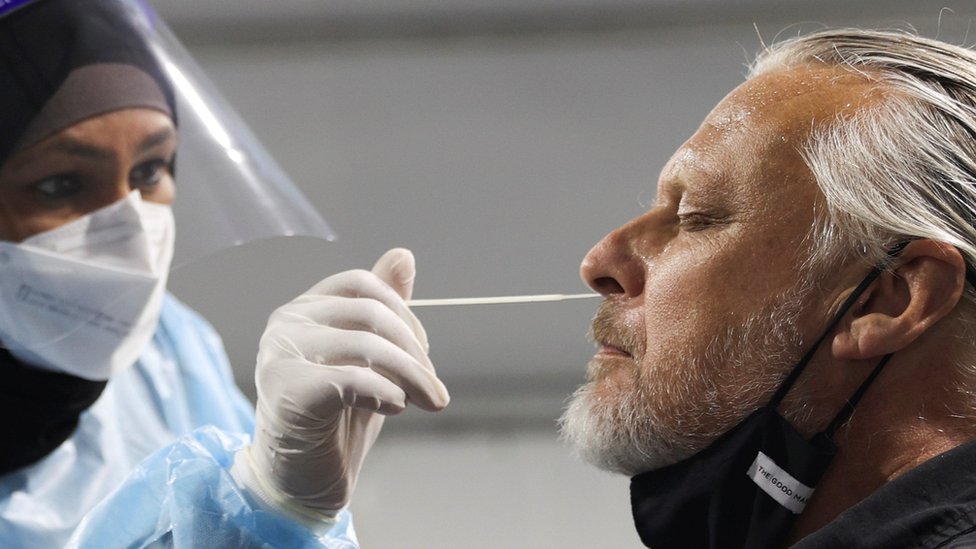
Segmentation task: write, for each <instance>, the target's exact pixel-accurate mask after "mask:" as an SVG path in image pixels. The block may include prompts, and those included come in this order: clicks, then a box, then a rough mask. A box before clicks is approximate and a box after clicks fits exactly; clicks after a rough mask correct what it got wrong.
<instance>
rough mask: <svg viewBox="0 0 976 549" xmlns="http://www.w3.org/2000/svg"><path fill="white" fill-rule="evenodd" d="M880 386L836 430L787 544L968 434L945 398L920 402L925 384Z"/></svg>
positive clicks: (969, 428) (959, 441) (957, 444)
mask: <svg viewBox="0 0 976 549" xmlns="http://www.w3.org/2000/svg"><path fill="white" fill-rule="evenodd" d="M879 381H880V380H879ZM883 385H887V384H881V383H879V386H878V387H876V388H875V389H877V392H876V393H875V398H871V399H865V400H864V401H862V403H861V405H860V406H858V410H857V412H856V413H855V415H854V416H853V417H852V419H851V421H850V423H849V424H848V426H847V427H846V428H845V429H842V430H841V431H839V432H838V433H837V434H836V435H835V437H834V441H835V442H836V444H837V446H838V453H837V456H836V457H835V458H834V461H833V463H832V464H831V467H830V469H829V470H828V471H827V473H826V474H825V475H824V477H823V479H822V480H821V481H820V483H819V484H818V485H817V489H816V492H815V493H814V496H813V498H812V499H811V500H810V503H809V504H808V505H807V507H806V509H805V510H804V511H803V514H801V515H800V517H799V518H798V519H797V521H796V523H795V524H794V526H793V529H792V531H791V534H790V536H789V540H790V544H792V543H793V542H796V541H799V540H800V539H802V538H803V537H805V536H807V535H809V534H811V533H813V532H815V531H816V530H819V529H820V528H822V527H824V526H825V525H826V524H828V523H829V522H831V521H832V520H833V519H834V518H836V517H837V515H839V514H840V513H842V512H843V511H845V510H846V509H848V508H850V507H852V506H854V505H856V504H857V503H859V502H861V501H862V500H864V499H865V498H867V497H868V496H870V495H871V494H872V493H874V492H875V491H876V490H877V489H878V488H880V487H881V486H882V485H884V484H885V483H887V482H890V481H892V480H894V479H896V478H897V477H899V476H901V475H902V474H904V473H906V472H907V471H909V470H911V469H913V468H914V467H916V466H917V465H919V464H921V463H923V462H925V461H927V460H929V459H931V458H933V457H935V456H937V455H939V454H942V453H944V452H946V451H948V450H951V449H952V448H955V447H956V446H959V445H960V444H963V443H965V442H967V441H968V440H970V439H972V438H973V433H972V432H971V430H972V427H971V426H969V425H968V422H966V421H964V420H960V419H955V418H951V417H949V416H948V412H947V410H946V407H945V404H944V403H943V404H942V406H931V407H926V406H925V405H924V402H925V400H926V391H925V389H923V388H921V387H915V388H914V391H905V392H901V391H897V390H896V389H894V388H892V387H884V386H883ZM909 393H910V394H909ZM943 394H944V393H943ZM880 395H884V398H878V397H879V396H880ZM926 409H928V410H930V411H932V412H935V413H938V414H940V415H939V416H938V417H934V416H928V417H923V416H922V414H920V413H919V411H920V410H926Z"/></svg>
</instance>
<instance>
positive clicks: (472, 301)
mask: <svg viewBox="0 0 976 549" xmlns="http://www.w3.org/2000/svg"><path fill="white" fill-rule="evenodd" d="M588 297H600V294H543V295H503V296H498V297H458V298H448V299H411V300H409V301H407V305H409V306H410V307H438V306H445V305H496V304H501V303H539V302H543V301H565V300H567V299H586V298H588Z"/></svg>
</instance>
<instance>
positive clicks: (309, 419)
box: [233, 249, 449, 523]
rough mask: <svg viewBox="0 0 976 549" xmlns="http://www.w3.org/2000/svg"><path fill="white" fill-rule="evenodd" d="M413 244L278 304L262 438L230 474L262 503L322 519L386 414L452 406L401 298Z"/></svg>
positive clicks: (263, 373)
mask: <svg viewBox="0 0 976 549" xmlns="http://www.w3.org/2000/svg"><path fill="white" fill-rule="evenodd" d="M414 275H415V268H414V258H413V254H412V253H410V251H408V250H404V249H394V250H390V251H389V252H387V253H385V254H384V255H383V256H382V257H381V258H380V259H379V261H377V262H376V265H375V266H374V267H373V270H372V272H369V271H362V270H355V271H347V272H344V273H340V274H337V275H334V276H331V277H329V278H326V279H325V280H323V281H321V282H319V283H318V284H316V285H315V286H313V287H312V288H311V289H310V290H308V291H307V292H306V293H305V294H303V295H301V296H299V297H298V298H296V299H295V300H294V301H292V302H291V303H288V304H287V305H285V306H283V307H281V308H279V309H278V310H276V311H275V312H274V313H272V315H271V317H270V319H269V320H268V326H267V329H266V330H265V332H264V335H263V336H262V337H261V344H260V349H259V351H258V360H257V372H256V374H255V378H256V381H257V392H258V403H257V426H256V429H255V434H254V442H253V443H252V444H251V446H250V447H249V448H247V449H245V450H242V451H241V452H240V453H239V454H238V456H237V458H236V460H235V463H234V468H233V474H234V477H235V478H236V479H237V480H238V482H239V483H241V484H242V485H243V486H244V488H245V489H246V490H248V491H249V492H250V493H252V494H254V495H255V496H257V497H258V498H259V499H260V500H262V501H263V502H264V503H265V504H268V505H271V506H272V507H275V508H277V509H280V510H284V511H286V512H289V513H290V514H292V515H293V516H297V518H302V519H305V520H306V521H312V522H316V521H319V522H321V521H325V522H326V523H328V521H329V519H330V518H332V517H334V516H335V514H336V513H338V512H339V511H340V510H341V509H342V508H343V507H345V506H346V504H348V502H349V500H350V498H351V496H352V492H353V490H354V489H355V487H356V479H357V477H358V476H359V470H360V467H361V466H362V463H363V459H364V458H365V457H366V453H367V452H369V449H370V448H371V447H372V446H373V442H374V441H375V440H376V437H377V435H379V432H380V428H381V427H382V426H383V419H384V416H385V415H392V414H397V413H399V412H401V411H403V410H404V408H406V406H407V403H408V402H409V403H413V404H415V405H417V406H419V407H420V408H423V409H424V410H430V411H437V410H440V409H442V408H444V407H445V406H447V403H448V400H449V396H448V393H447V389H446V388H445V387H444V385H443V384H442V383H441V381H440V380H439V379H438V378H437V375H436V374H435V372H434V366H433V365H432V364H431V362H430V359H429V358H428V357H427V352H428V345H427V335H426V333H425V332H424V328H423V326H421V324H420V321H419V320H417V318H416V317H415V316H414V315H413V313H412V312H411V311H410V309H409V308H408V307H407V305H406V303H404V300H406V299H409V297H410V294H411V292H412V291H413V281H414Z"/></svg>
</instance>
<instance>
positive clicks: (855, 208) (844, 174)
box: [749, 29, 976, 417]
mask: <svg viewBox="0 0 976 549" xmlns="http://www.w3.org/2000/svg"><path fill="white" fill-rule="evenodd" d="M799 66H830V67H837V68H842V69H846V70H850V71H853V72H856V73H858V74H860V75H862V76H863V77H864V78H865V79H867V80H868V81H869V82H872V83H874V84H876V85H877V87H878V89H879V90H880V91H881V92H882V95H881V99H880V100H879V101H877V102H875V103H873V104H871V105H870V106H867V107H863V108H860V109H858V110H856V111H853V112H846V113H843V114H842V115H838V118H837V119H836V120H834V121H832V122H831V123H830V124H827V125H825V126H824V127H820V128H816V129H815V130H814V131H813V132H812V133H811V135H810V138H809V140H808V143H807V144H806V146H805V147H804V148H803V150H802V151H801V153H802V154H803V155H804V158H805V160H806V162H807V165H808V166H809V168H810V170H811V171H812V172H813V175H814V177H815V179H816V181H817V183H818V184H819V186H820V188H821V190H822V191H823V194H824V196H825V198H826V204H827V215H826V216H825V219H824V220H822V221H821V222H820V226H819V227H817V228H816V230H815V231H814V232H813V233H812V240H813V242H812V244H813V246H814V252H813V254H814V256H813V258H812V259H811V263H832V262H833V261H836V258H837V256H838V255H840V254H841V253H843V255H845V256H848V257H849V256H850V254H853V255H854V256H855V257H856V256H861V257H863V258H864V260H865V261H866V262H868V263H872V264H877V263H878V262H879V261H881V260H882V258H883V257H884V254H885V251H886V249H887V248H888V247H890V246H891V245H892V244H893V242H895V241H898V240H900V239H904V238H906V237H917V238H925V239H932V240H936V241H941V242H945V243H948V244H951V245H953V246H955V247H956V248H958V249H959V251H960V252H961V253H962V255H963V257H964V258H965V259H966V262H967V263H968V264H969V265H976V53H974V52H973V51H971V50H969V49H966V48H963V47H959V46H953V45H951V44H947V43H944V42H940V41H938V40H931V39H926V38H921V37H919V36H915V35H912V34H909V33H907V32H901V31H868V30H852V29H840V30H826V31H820V32H816V33H813V34H809V35H805V36H800V37H796V38H792V39H789V40H786V41H784V42H781V43H778V44H775V45H773V46H772V47H769V48H768V49H766V50H765V51H764V52H762V53H761V54H760V55H759V56H758V58H757V59H756V60H755V61H754V62H753V64H752V66H751V68H750V73H749V76H750V77H754V76H757V75H760V74H764V73H768V72H772V71H776V70H780V69H786V68H793V67H799ZM954 317H955V319H956V320H957V321H959V322H960V326H961V327H962V329H961V330H960V337H961V338H964V339H969V342H968V343H969V345H970V346H969V347H967V348H968V349H969V352H967V353H966V354H967V355H969V356H968V357H960V358H957V359H956V362H957V363H958V365H959V370H958V372H959V373H960V374H961V376H962V378H961V379H960V382H961V384H960V387H959V389H960V390H962V391H963V392H965V393H967V394H968V395H969V397H970V398H968V402H969V403H970V405H969V408H970V409H969V410H965V411H957V413H965V415H968V416H970V417H974V416H976V413H973V412H974V411H976V393H974V391H976V364H973V362H974V360H973V356H972V352H971V349H972V347H971V345H972V337H973V329H972V325H973V320H974V318H976V290H974V289H973V288H971V287H969V288H967V290H966V292H965V294H964V297H963V302H962V303H961V306H960V307H958V308H957V310H956V312H955V313H954Z"/></svg>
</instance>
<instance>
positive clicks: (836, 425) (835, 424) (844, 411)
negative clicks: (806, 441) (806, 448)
mask: <svg viewBox="0 0 976 549" xmlns="http://www.w3.org/2000/svg"><path fill="white" fill-rule="evenodd" d="M892 356H894V353H889V354H887V355H885V356H884V357H883V358H882V359H881V360H880V361H878V365H877V366H875V367H874V369H873V370H871V373H870V374H868V377H867V378H866V379H865V380H864V381H863V382H861V385H860V387H858V388H857V391H855V392H854V394H853V395H851V398H849V399H847V402H845V403H844V407H843V408H841V411H840V412H837V415H836V416H834V419H832V420H831V421H830V425H828V426H827V428H826V429H824V430H823V432H821V433H820V434H819V435H816V436H818V437H826V438H829V439H832V438H833V437H834V433H836V432H837V429H840V426H841V425H843V424H844V423H846V422H847V420H848V419H850V417H851V414H853V413H854V408H855V407H857V403H858V402H860V401H861V397H863V396H864V393H865V392H867V390H868V387H869V386H870V385H871V383H872V382H873V381H874V378H876V377H878V374H880V373H881V370H882V369H883V368H884V367H885V364H888V361H889V360H891V357H892Z"/></svg>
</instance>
